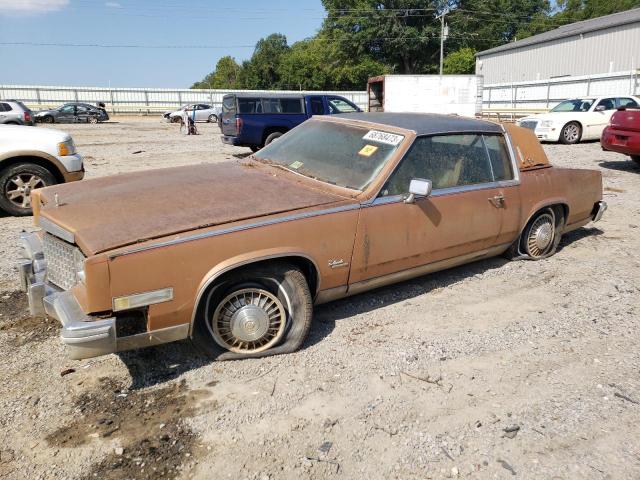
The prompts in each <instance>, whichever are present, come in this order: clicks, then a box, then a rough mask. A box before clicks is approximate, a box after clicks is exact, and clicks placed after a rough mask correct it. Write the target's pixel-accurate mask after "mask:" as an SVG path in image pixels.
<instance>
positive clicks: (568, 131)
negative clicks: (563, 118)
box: [560, 122, 582, 145]
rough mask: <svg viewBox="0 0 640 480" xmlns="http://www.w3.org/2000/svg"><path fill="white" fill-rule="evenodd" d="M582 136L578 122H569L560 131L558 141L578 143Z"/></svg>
mask: <svg viewBox="0 0 640 480" xmlns="http://www.w3.org/2000/svg"><path fill="white" fill-rule="evenodd" d="M581 138H582V127H581V126H580V124H579V123H578V122H569V123H567V124H566V125H565V126H564V127H562V131H561V132H560V142H562V143H564V144H566V145H572V144H574V143H578V142H579V141H580V139H581Z"/></svg>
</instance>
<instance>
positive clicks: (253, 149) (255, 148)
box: [249, 145, 260, 153]
mask: <svg viewBox="0 0 640 480" xmlns="http://www.w3.org/2000/svg"><path fill="white" fill-rule="evenodd" d="M249 148H250V149H251V151H252V152H253V153H256V152H257V151H258V150H260V147H259V146H257V145H251V146H250V147H249Z"/></svg>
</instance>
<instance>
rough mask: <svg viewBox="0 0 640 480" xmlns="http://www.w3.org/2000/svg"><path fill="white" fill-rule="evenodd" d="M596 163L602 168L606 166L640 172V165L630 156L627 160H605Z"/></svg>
mask: <svg viewBox="0 0 640 480" xmlns="http://www.w3.org/2000/svg"><path fill="white" fill-rule="evenodd" d="M598 165H599V166H600V167H602V168H608V169H610V170H618V171H620V172H633V173H640V165H639V164H637V163H636V162H634V161H633V160H631V159H630V158H629V159H627V160H617V161H611V160H605V161H602V162H600V163H598Z"/></svg>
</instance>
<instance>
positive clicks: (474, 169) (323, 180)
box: [19, 113, 606, 359]
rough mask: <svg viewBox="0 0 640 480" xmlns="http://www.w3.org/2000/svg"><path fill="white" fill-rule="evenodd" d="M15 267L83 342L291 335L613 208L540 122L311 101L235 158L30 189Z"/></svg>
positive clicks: (40, 306) (77, 345)
mask: <svg viewBox="0 0 640 480" xmlns="http://www.w3.org/2000/svg"><path fill="white" fill-rule="evenodd" d="M32 195H33V197H32V204H33V206H34V219H35V222H36V224H37V225H38V226H39V227H40V230H38V231H37V232H34V233H23V234H22V237H21V242H22V245H23V247H24V252H25V254H24V255H25V258H24V259H23V260H21V261H20V263H19V267H20V273H21V280H22V285H23V287H24V289H25V290H26V292H27V295H28V299H29V307H30V310H31V312H32V313H33V314H34V315H43V314H46V315H49V316H51V317H54V318H56V319H57V320H59V321H60V323H61V324H62V332H61V337H62V341H63V343H64V344H65V345H66V346H67V348H68V351H69V354H70V355H71V357H72V358H76V359H81V358H88V357H93V356H97V355H104V354H108V353H113V352H119V351H122V350H128V349H133V348H139V347H144V346H150V345H156V344H160V343H166V342H171V341H176V340H181V339H187V338H190V339H192V340H193V341H194V343H195V344H196V345H197V346H198V347H199V348H200V349H201V350H203V351H204V352H205V353H206V354H208V355H209V356H210V357H212V358H216V359H238V358H247V357H260V356H265V355H273V354H279V353H288V352H293V351H294V350H296V349H298V348H300V347H301V345H302V344H303V341H304V339H305V337H306V335H307V333H308V331H309V329H310V327H311V324H312V314H313V305H314V304H320V303H323V302H328V301H331V300H336V299H339V298H344V297H347V296H349V295H354V294H358V293H360V292H363V291H366V290H370V289H373V288H377V287H380V286H383V285H388V284H391V283H394V282H399V281H402V280H406V279H409V278H412V277H417V276H420V275H424V274H427V273H430V272H434V271H437V270H442V269H446V268H449V267H453V266H456V265H460V264H463V263H467V262H472V261H475V260H479V259H483V258H488V257H491V256H495V255H500V254H504V255H506V256H508V257H511V258H513V257H526V258H530V259H534V260H538V259H543V258H547V257H549V256H550V255H552V254H553V253H554V252H555V250H556V247H557V246H558V243H559V241H560V237H561V236H562V234H563V233H566V232H568V231H571V230H574V229H577V228H579V227H581V226H583V225H585V224H587V223H588V222H592V221H598V220H599V219H600V217H601V216H602V214H603V212H604V211H605V209H606V204H605V203H604V202H603V201H602V179H601V175H600V173H599V172H597V171H592V170H574V169H565V168H558V167H554V166H552V165H550V164H549V162H548V160H547V157H546V155H545V153H544V151H543V150H542V148H541V146H540V144H539V142H538V140H537V139H536V137H535V135H534V134H533V132H531V131H530V130H526V129H522V128H519V127H516V126H514V125H500V124H497V123H492V122H487V121H482V120H474V119H466V118H461V117H455V116H444V115H442V116H441V115H426V114H392V113H368V114H367V113H354V114H345V115H340V116H337V117H314V118H313V119H311V120H310V121H307V122H305V123H303V124H302V125H300V126H299V127H297V128H295V129H293V130H292V131H290V132H289V133H287V134H286V135H284V136H283V137H281V138H280V139H278V141H276V142H273V143H271V144H270V145H268V146H267V147H265V148H263V149H262V150H260V151H259V152H257V153H256V154H255V155H254V156H251V157H249V158H247V159H243V160H240V161H232V162H225V163H217V164H201V165H196V166H189V167H177V168H169V169H161V170H154V171H145V172H139V173H134V174H127V175H117V176H112V177H103V178H97V179H93V180H87V181H84V182H81V183H77V184H69V185H58V186H53V187H48V188H44V189H40V190H36V191H34V192H33V193H32Z"/></svg>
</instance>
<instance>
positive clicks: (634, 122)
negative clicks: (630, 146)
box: [610, 108, 640, 132]
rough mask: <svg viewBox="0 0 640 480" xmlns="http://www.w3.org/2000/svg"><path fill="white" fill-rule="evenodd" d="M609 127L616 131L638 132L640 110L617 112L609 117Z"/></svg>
mask: <svg viewBox="0 0 640 480" xmlns="http://www.w3.org/2000/svg"><path fill="white" fill-rule="evenodd" d="M610 125H611V127H612V128H615V129H616V130H626V131H629V132H640V109H630V108H627V109H624V110H618V111H617V112H615V113H614V114H613V116H612V117H611V122H610Z"/></svg>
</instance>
